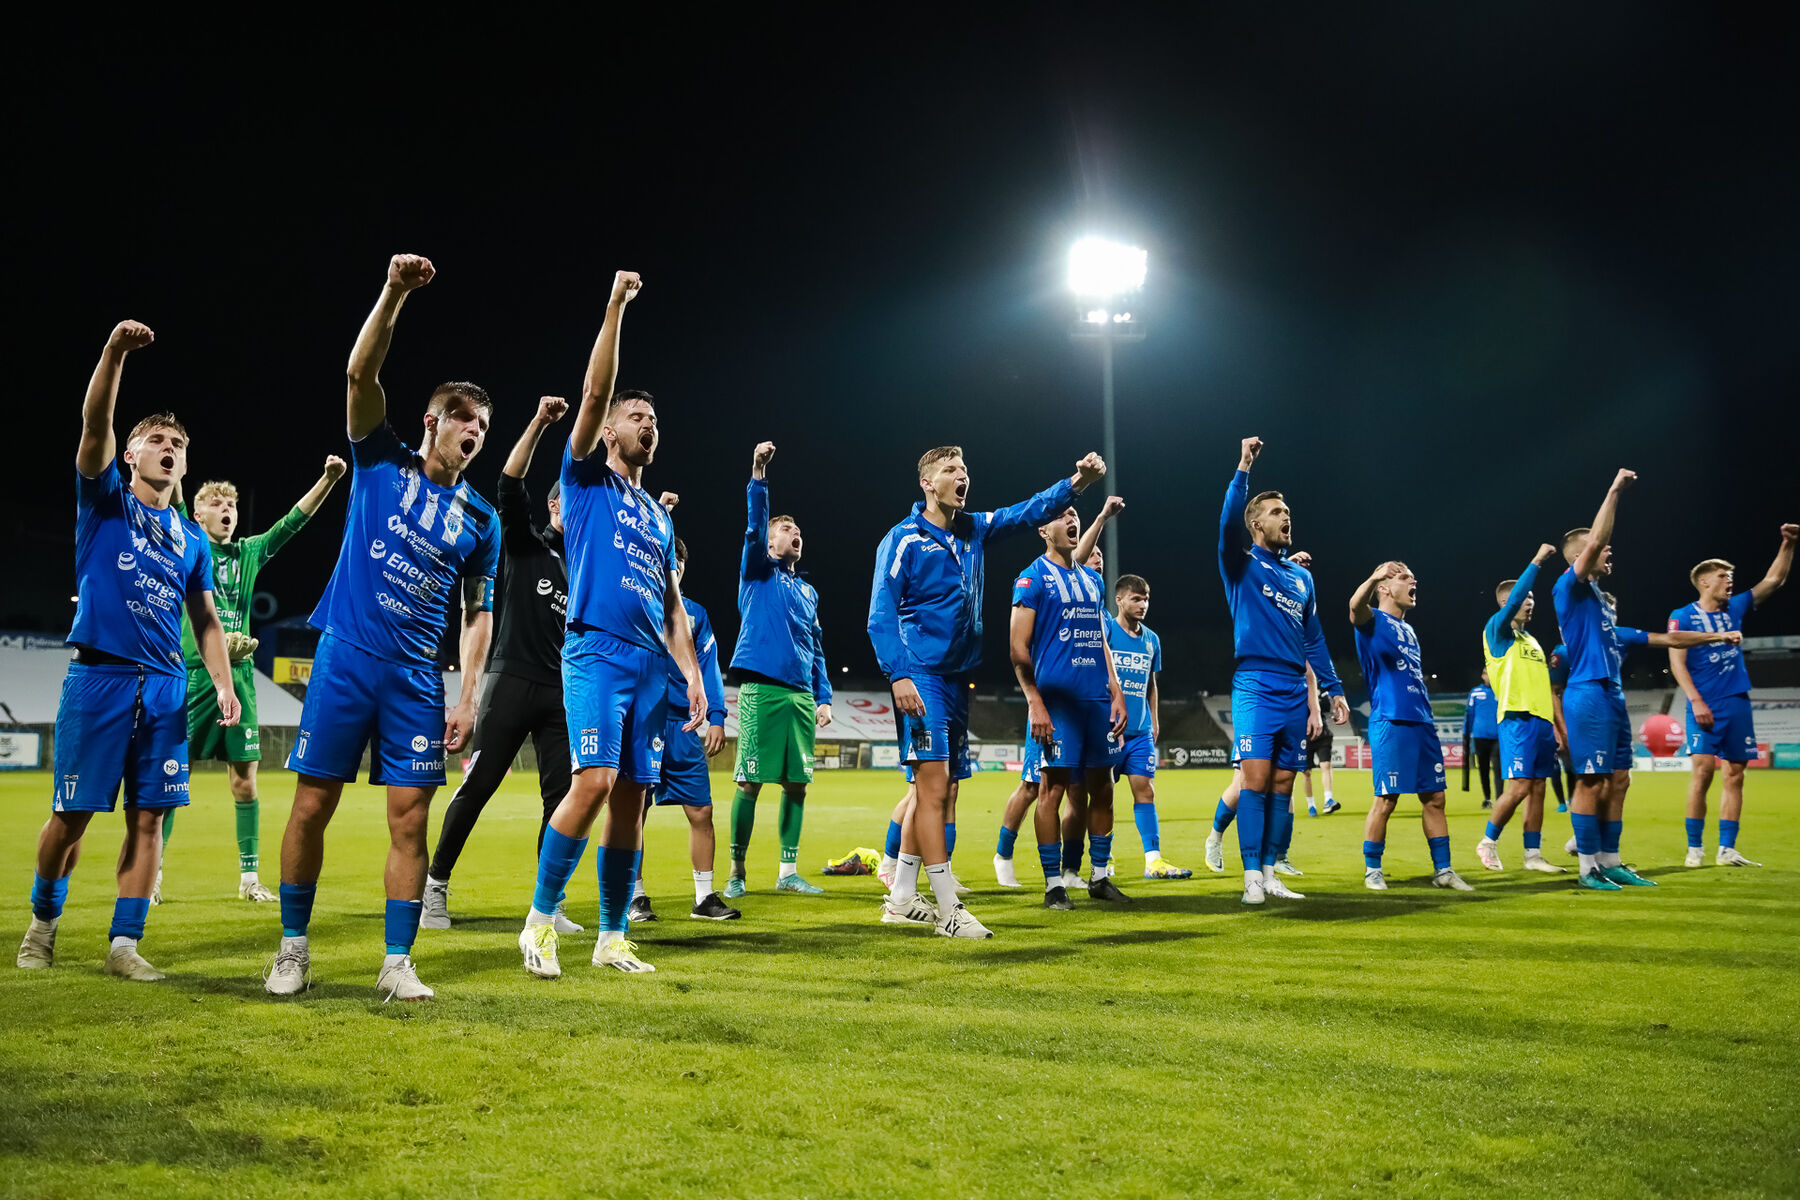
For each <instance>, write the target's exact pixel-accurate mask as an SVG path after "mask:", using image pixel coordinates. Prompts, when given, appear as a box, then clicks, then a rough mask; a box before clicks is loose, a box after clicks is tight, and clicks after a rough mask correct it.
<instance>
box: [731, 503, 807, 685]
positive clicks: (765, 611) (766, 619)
mask: <svg viewBox="0 0 1800 1200" xmlns="http://www.w3.org/2000/svg"><path fill="white" fill-rule="evenodd" d="M749 508H750V523H749V527H748V528H747V529H745V530H744V556H743V559H742V561H741V562H740V563H739V564H738V638H737V649H736V650H734V651H732V655H731V668H732V670H734V671H750V672H753V673H755V674H757V675H760V676H762V677H763V678H764V679H770V680H773V681H775V682H776V683H780V684H785V685H786V686H788V687H791V688H794V689H796V690H798V691H802V692H811V693H812V698H813V703H814V704H830V703H831V676H830V675H829V674H827V673H826V670H825V634H824V633H823V631H821V630H820V628H819V593H818V591H817V590H816V589H815V588H814V587H813V585H812V584H810V583H808V582H806V580H804V579H802V578H800V576H799V574H798V573H797V572H796V571H795V570H794V569H793V568H792V567H791V566H788V565H786V564H785V563H783V562H782V561H781V560H780V559H779V558H774V557H771V556H770V554H769V481H768V480H766V479H752V480H751V481H750V489H749Z"/></svg>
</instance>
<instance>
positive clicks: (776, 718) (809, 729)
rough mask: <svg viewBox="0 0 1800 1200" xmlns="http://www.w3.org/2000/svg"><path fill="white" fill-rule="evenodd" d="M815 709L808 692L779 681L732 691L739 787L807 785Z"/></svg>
mask: <svg viewBox="0 0 1800 1200" xmlns="http://www.w3.org/2000/svg"><path fill="white" fill-rule="evenodd" d="M817 712H818V706H817V705H815V704H814V703H813V697H812V693H811V692H802V691H799V690H797V689H795V688H791V687H783V686H782V685H781V684H779V683H758V682H752V683H746V684H744V685H743V686H742V687H740V688H739V689H738V745H737V771H736V775H737V779H738V782H739V783H811V782H812V777H813V735H814V734H815V733H816V732H817V730H818V718H817V716H816V714H817Z"/></svg>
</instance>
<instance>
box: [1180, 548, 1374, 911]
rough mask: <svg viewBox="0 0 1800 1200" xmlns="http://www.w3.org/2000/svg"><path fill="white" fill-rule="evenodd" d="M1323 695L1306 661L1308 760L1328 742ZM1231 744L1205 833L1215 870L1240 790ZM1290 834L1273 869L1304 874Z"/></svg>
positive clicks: (1240, 778)
mask: <svg viewBox="0 0 1800 1200" xmlns="http://www.w3.org/2000/svg"><path fill="white" fill-rule="evenodd" d="M1289 557H1290V559H1291V560H1292V561H1294V562H1299V558H1300V556H1299V555H1297V554H1296V555H1290V556H1289ZM1300 565H1301V566H1305V565H1306V564H1305V563H1300ZM1323 696H1324V693H1322V692H1321V691H1320V690H1319V680H1318V676H1316V675H1314V674H1313V669H1312V664H1311V663H1307V664H1306V753H1307V761H1308V762H1311V761H1312V753H1313V747H1314V746H1317V745H1318V744H1319V743H1320V741H1321V740H1323V741H1324V743H1325V744H1326V745H1328V746H1329V745H1330V744H1331V739H1330V737H1329V735H1328V734H1326V733H1325V730H1326V729H1327V726H1326V724H1325V718H1324V717H1323V715H1321V712H1322V710H1321V705H1322V703H1323ZM1232 746H1233V750H1232V759H1231V782H1229V783H1227V784H1226V785H1225V789H1224V790H1223V791H1221V792H1220V793H1219V800H1218V803H1217V804H1216V805H1214V806H1213V822H1212V828H1211V829H1210V830H1208V831H1207V834H1206V866H1207V869H1208V870H1210V871H1212V872H1213V873H1215V874H1217V873H1219V872H1222V871H1224V870H1225V833H1226V831H1227V830H1229V829H1230V828H1231V823H1232V822H1233V821H1235V820H1237V810H1238V797H1239V796H1241V795H1243V792H1244V768H1243V765H1242V764H1241V763H1240V762H1239V761H1238V759H1237V757H1236V755H1237V751H1236V746H1237V743H1236V741H1235V740H1234V741H1233V742H1232ZM1305 774H1306V773H1305V772H1302V778H1305ZM1332 805H1333V807H1331V808H1328V809H1326V810H1325V811H1326V813H1328V814H1329V813H1334V812H1336V811H1337V810H1338V809H1339V808H1342V807H1343V805H1341V804H1338V803H1337V802H1336V801H1332ZM1309 809H1310V806H1309ZM1293 836H1294V832H1293V826H1292V825H1289V826H1288V828H1287V832H1286V837H1285V839H1284V840H1283V841H1280V842H1277V843H1276V846H1275V873H1276V874H1277V875H1304V874H1305V873H1306V872H1304V871H1302V870H1300V868H1298V867H1296V866H1295V865H1294V864H1293V863H1291V862H1289V861H1288V856H1287V853H1288V848H1289V847H1290V846H1291V845H1292V844H1293Z"/></svg>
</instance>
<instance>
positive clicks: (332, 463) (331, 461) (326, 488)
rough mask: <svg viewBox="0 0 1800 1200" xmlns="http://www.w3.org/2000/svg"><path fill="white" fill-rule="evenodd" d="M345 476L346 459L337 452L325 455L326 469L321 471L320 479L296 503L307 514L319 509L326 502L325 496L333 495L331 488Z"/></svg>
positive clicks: (310, 514) (296, 506) (295, 505)
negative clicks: (336, 453)
mask: <svg viewBox="0 0 1800 1200" xmlns="http://www.w3.org/2000/svg"><path fill="white" fill-rule="evenodd" d="M343 477H344V460H343V459H341V458H339V457H338V456H337V455H335V454H328V455H326V456H325V469H324V470H323V471H321V472H320V473H319V478H318V480H317V481H316V482H315V483H314V484H313V485H312V486H311V487H310V488H308V489H307V490H306V495H304V496H302V497H300V499H299V500H298V501H297V502H296V503H295V504H294V507H295V508H297V509H299V510H300V511H301V512H302V513H304V514H306V515H307V516H309V517H310V516H312V515H313V514H314V513H316V512H318V511H319V505H321V504H323V503H325V497H327V496H329V495H331V489H332V488H333V487H335V486H336V485H337V481H338V480H340V479H342V478H343Z"/></svg>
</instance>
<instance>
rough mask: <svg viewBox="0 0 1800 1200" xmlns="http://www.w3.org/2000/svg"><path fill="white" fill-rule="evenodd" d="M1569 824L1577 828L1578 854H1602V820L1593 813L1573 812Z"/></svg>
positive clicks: (1576, 846)
mask: <svg viewBox="0 0 1800 1200" xmlns="http://www.w3.org/2000/svg"><path fill="white" fill-rule="evenodd" d="M1569 824H1570V825H1573V826H1574V827H1575V850H1576V853H1578V854H1598V853H1600V818H1599V817H1596V816H1595V815H1594V814H1593V813H1578V812H1572V813H1570V814H1569Z"/></svg>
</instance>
